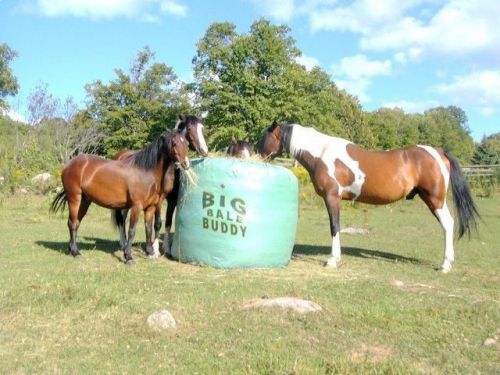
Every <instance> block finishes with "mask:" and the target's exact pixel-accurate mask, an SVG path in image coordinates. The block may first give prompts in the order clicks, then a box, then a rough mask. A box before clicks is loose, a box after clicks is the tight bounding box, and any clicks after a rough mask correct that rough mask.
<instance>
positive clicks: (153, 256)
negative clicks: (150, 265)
mask: <svg viewBox="0 0 500 375" xmlns="http://www.w3.org/2000/svg"><path fill="white" fill-rule="evenodd" d="M148 259H158V254H149V255H148Z"/></svg>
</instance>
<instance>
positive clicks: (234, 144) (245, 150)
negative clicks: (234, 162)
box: [225, 137, 253, 159]
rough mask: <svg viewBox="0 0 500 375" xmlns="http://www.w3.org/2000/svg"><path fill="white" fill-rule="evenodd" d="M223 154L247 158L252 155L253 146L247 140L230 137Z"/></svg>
mask: <svg viewBox="0 0 500 375" xmlns="http://www.w3.org/2000/svg"><path fill="white" fill-rule="evenodd" d="M225 154H226V155H227V156H231V157H235V158H239V159H248V158H249V157H250V156H252V155H253V147H252V145H251V144H250V142H248V141H242V140H236V138H234V137H233V138H232V139H231V144H230V145H229V146H228V148H226V151H225Z"/></svg>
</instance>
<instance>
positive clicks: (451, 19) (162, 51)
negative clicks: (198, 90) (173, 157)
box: [0, 0, 500, 141]
mask: <svg viewBox="0 0 500 375" xmlns="http://www.w3.org/2000/svg"><path fill="white" fill-rule="evenodd" d="M262 17H264V18H266V19H269V20H270V21H271V22H272V23H274V24H286V25H288V26H289V27H290V28H291V32H290V35H291V36H292V37H293V38H294V39H295V41H296V46H297V47H298V48H299V49H300V50H301V51H302V57H301V58H300V59H299V62H300V63H301V64H303V65H305V66H306V68H308V69H310V68H311V67H313V66H315V65H317V66H319V67H321V68H322V69H323V70H324V71H325V72H327V73H328V74H329V75H330V76H331V78H332V80H333V81H334V82H335V83H336V84H337V85H338V86H339V87H340V88H342V89H345V90H346V91H347V92H348V93H350V94H352V95H354V96H356V97H357V98H358V99H359V101H360V103H361V105H362V107H363V109H364V110H366V111H372V110H376V109H378V108H380V107H390V108H393V107H399V108H402V109H403V110H404V111H405V112H407V113H416V112H423V111H425V110H426V109H429V108H433V107H436V106H449V105H456V106H459V107H460V108H462V109H463V110H464V111H465V112H466V114H467V117H468V119H469V122H468V126H469V128H470V130H471V135H472V137H473V138H474V140H475V141H480V140H481V139H482V137H483V136H485V135H490V134H492V133H498V132H500V27H499V21H500V18H499V17H500V0H353V1H342V0H20V1H10V0H0V44H2V43H6V44H7V45H9V47H10V48H12V49H13V50H15V51H16V52H17V53H18V57H17V58H16V59H15V60H14V61H13V62H12V63H11V64H10V66H11V68H12V70H13V73H14V75H15V76H16V77H17V79H18V82H19V85H20V90H19V93H18V95H16V96H15V97H10V98H9V100H8V101H9V103H10V106H11V111H12V116H13V117H14V116H16V115H20V116H24V117H25V118H26V117H27V111H26V107H27V98H28V97H29V95H30V94H31V93H32V92H33V91H34V90H35V89H36V87H39V86H41V85H47V89H48V91H49V92H50V93H51V94H53V95H54V96H56V97H58V98H60V99H61V100H64V99H65V98H67V97H68V96H72V97H73V98H74V99H75V100H76V102H77V103H79V105H80V107H83V106H84V103H85V97H86V96H85V89H84V86H85V85H86V84H89V83H92V82H94V81H96V80H101V81H102V82H105V83H106V82H109V81H110V80H113V79H114V78H115V77H116V75H115V69H122V70H124V71H128V69H129V68H130V66H131V63H132V61H133V59H134V57H135V56H136V54H137V52H139V51H140V50H142V49H143V48H144V47H145V46H149V47H150V49H151V50H152V51H153V52H155V54H156V61H158V62H163V63H165V64H167V65H169V66H171V67H172V68H173V70H174V72H175V74H176V75H177V76H178V77H179V78H180V79H181V80H183V81H185V82H190V81H191V80H192V68H193V65H192V58H193V57H194V56H195V53H196V43H197V42H198V41H199V40H200V39H201V38H202V37H203V35H204V33H205V31H206V30H207V28H208V26H209V25H210V24H212V23H213V22H226V21H227V22H231V23H233V24H234V25H236V29H237V31H238V32H239V33H247V32H249V30H250V26H251V24H252V22H254V21H255V20H258V19H259V18H262ZM311 125H313V124H311Z"/></svg>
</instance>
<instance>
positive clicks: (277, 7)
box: [250, 0, 296, 21]
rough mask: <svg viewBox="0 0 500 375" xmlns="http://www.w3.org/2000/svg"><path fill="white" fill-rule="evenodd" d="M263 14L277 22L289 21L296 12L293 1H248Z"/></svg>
mask: <svg viewBox="0 0 500 375" xmlns="http://www.w3.org/2000/svg"><path fill="white" fill-rule="evenodd" d="M250 1H251V2H252V3H253V4H255V5H256V6H257V7H258V8H259V9H261V10H262V11H263V12H264V14H266V15H267V16H269V17H272V18H274V19H276V20H279V21H289V20H290V19H291V18H292V17H293V16H294V13H295V11H296V8H295V3H294V0H250Z"/></svg>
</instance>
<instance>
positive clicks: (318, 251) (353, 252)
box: [293, 244, 428, 264]
mask: <svg viewBox="0 0 500 375" xmlns="http://www.w3.org/2000/svg"><path fill="white" fill-rule="evenodd" d="M331 251H332V249H331V247H329V246H317V245H303V244H295V246H294V248H293V254H297V255H298V254H300V255H322V254H325V255H329V254H330V253H331ZM342 255H347V256H353V257H358V258H366V259H382V260H386V261H392V262H404V263H415V264H428V262H427V261H425V260H423V259H419V258H413V257H405V256H402V255H397V254H393V253H386V252H384V251H378V250H367V249H361V248H358V247H342Z"/></svg>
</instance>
